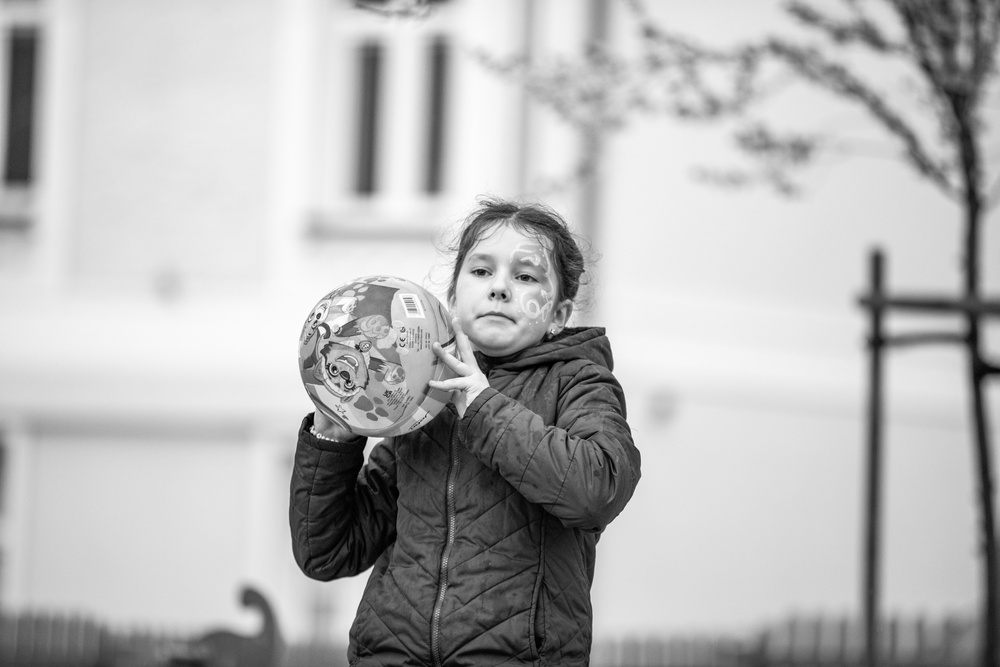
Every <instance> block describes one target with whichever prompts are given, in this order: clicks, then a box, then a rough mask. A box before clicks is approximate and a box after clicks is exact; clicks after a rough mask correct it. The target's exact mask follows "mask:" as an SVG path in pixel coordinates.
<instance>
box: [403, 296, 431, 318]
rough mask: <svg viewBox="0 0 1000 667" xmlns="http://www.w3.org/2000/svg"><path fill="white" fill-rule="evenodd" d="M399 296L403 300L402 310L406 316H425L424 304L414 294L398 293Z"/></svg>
mask: <svg viewBox="0 0 1000 667" xmlns="http://www.w3.org/2000/svg"><path fill="white" fill-rule="evenodd" d="M399 298H400V300H401V301H402V302H403V311H404V312H405V313H406V316H407V317H420V318H423V317H425V315H424V305H423V304H422V303H420V299H418V298H417V295H416V294H400V295H399Z"/></svg>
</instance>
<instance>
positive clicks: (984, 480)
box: [859, 250, 1000, 667]
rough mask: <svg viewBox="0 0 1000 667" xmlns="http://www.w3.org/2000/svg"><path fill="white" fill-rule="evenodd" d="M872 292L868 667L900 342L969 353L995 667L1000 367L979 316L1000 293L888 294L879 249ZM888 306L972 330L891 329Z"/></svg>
mask: <svg viewBox="0 0 1000 667" xmlns="http://www.w3.org/2000/svg"><path fill="white" fill-rule="evenodd" d="M869 260H870V261H869V292H868V294H867V295H865V296H863V297H861V298H860V299H859V303H860V305H861V306H862V307H863V308H865V309H866V310H867V311H868V315H869V318H868V324H869V333H868V337H867V341H866V342H867V347H868V352H869V359H868V362H869V363H868V383H869V386H868V391H869V394H868V405H867V415H866V417H867V425H866V426H867V428H866V437H867V443H866V444H867V451H866V457H865V465H866V468H867V469H866V480H865V481H866V486H865V494H866V495H865V517H864V523H865V544H864V591H863V596H864V605H863V609H864V624H865V658H866V665H867V667H877V665H878V662H879V646H880V641H879V608H880V604H879V591H880V581H879V579H880V568H879V564H880V551H881V548H880V539H879V538H880V534H881V519H882V506H881V476H882V457H883V452H882V436H883V419H882V413H883V392H884V386H883V384H884V377H883V353H884V350H885V349H886V348H888V347H902V346H912V345H926V344H942V343H943V344H957V345H961V346H964V347H966V348H968V351H969V355H970V365H971V367H972V372H971V373H970V382H971V383H972V390H973V401H974V405H973V410H972V412H973V415H974V418H975V421H976V423H975V425H974V431H975V434H976V445H977V448H976V451H977V454H978V467H979V474H980V480H979V482H980V491H981V493H980V498H986V502H985V503H982V504H983V507H982V514H983V516H982V522H983V523H982V531H983V537H984V539H983V554H982V556H983V561H984V568H983V571H984V577H983V579H984V581H983V587H984V613H983V618H982V633H981V635H982V642H983V656H984V658H983V667H997V661H998V655H997V636H996V635H997V632H998V628H996V627H991V624H992V623H993V622H995V620H996V617H997V586H998V581H997V578H998V577H997V562H996V561H997V553H996V547H995V542H996V525H995V520H994V518H993V516H994V511H993V480H992V472H991V471H992V462H991V450H990V445H989V431H988V429H987V428H986V414H985V411H984V408H983V401H984V399H983V396H984V393H985V392H984V388H983V384H984V383H985V380H986V379H987V378H988V377H989V376H991V375H997V374H1000V367H998V366H996V365H993V364H990V363H988V362H987V361H986V360H984V359H983V358H982V353H981V350H980V346H979V328H980V323H981V320H983V319H985V318H987V317H1000V300H984V299H978V298H975V297H973V296H966V297H963V298H950V297H931V296H903V297H890V296H888V295H887V293H886V290H885V284H884V272H885V261H884V258H883V253H882V252H881V251H880V250H874V251H873V252H872V254H871V256H870V258H869ZM889 311H897V312H911V313H912V312H916V313H925V314H926V313H930V314H943V315H960V316H964V317H965V321H966V322H967V325H968V331H967V332H965V333H959V332H915V333H905V334H895V335H887V334H886V332H885V318H886V316H887V314H888V313H889Z"/></svg>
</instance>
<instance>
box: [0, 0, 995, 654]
mask: <svg viewBox="0 0 1000 667" xmlns="http://www.w3.org/2000/svg"><path fill="white" fill-rule="evenodd" d="M653 4H654V5H656V3H653ZM661 4H662V7H660V5H656V6H657V7H658V8H659V9H661V10H664V11H665V10H666V6H667V4H668V3H661ZM708 4H709V5H711V4H712V3H708ZM716 4H717V3H716ZM749 4H755V3H749ZM756 4H757V5H758V6H764V5H765V4H768V5H769V4H770V3H756ZM741 6H743V5H741ZM592 9H593V7H592V5H591V4H588V3H581V2H570V1H567V0H544V1H537V2H532V0H523V1H522V0H519V1H516V2H503V3H496V2H490V1H489V0H447V1H445V0H442V1H441V2H437V3H434V10H433V11H432V12H431V13H429V14H428V15H426V16H423V17H419V18H416V19H409V20H401V19H386V18H384V17H382V16H380V15H378V14H377V13H374V12H369V11H362V10H359V9H357V8H355V7H354V6H353V3H352V2H349V1H347V0H213V1H212V2H204V1H203V0H169V1H167V0H142V1H139V2H137V1H136V0H8V1H6V2H3V3H0V31H2V33H0V40H2V42H0V72H2V76H3V78H2V80H0V84H2V91H3V105H2V107H0V108H2V115H0V121H2V127H3V128H4V132H3V134H2V137H3V138H2V140H0V149H2V151H3V157H4V162H3V163H2V164H3V167H4V172H3V184H2V190H0V313H2V314H0V438H2V443H0V444H2V447H3V450H2V451H3V459H2V461H3V464H2V466H0V605H2V607H3V608H4V609H13V610H17V609H27V608H44V609H65V610H78V611H81V612H84V613H92V614H94V615H97V616H98V617H100V618H101V619H103V620H107V621H110V622H112V623H119V624H145V625H162V626H168V627H200V626H203V625H205V624H208V623H216V622H220V621H221V622H226V623H239V622H240V619H239V617H237V616H235V615H236V613H237V612H236V611H235V607H236V605H235V596H236V593H237V591H238V589H239V586H240V585H241V584H242V583H244V582H246V583H252V584H254V585H255V586H257V587H259V588H260V589H261V590H263V591H264V592H265V594H267V595H268V596H269V598H270V599H271V600H272V601H273V602H274V603H275V606H276V609H277V612H278V615H279V620H280V621H281V622H282V625H283V628H284V630H285V632H286V633H287V634H288V635H289V636H291V637H293V638H296V637H297V638H305V637H324V636H329V635H337V636H340V635H341V633H346V628H347V626H348V624H349V623H350V620H351V618H352V616H353V612H354V607H355V605H356V603H357V598H358V596H359V594H360V590H361V588H360V587H361V585H362V584H363V582H362V581H360V580H359V581H347V582H337V583H333V584H316V583H315V582H309V581H307V580H305V579H304V577H302V575H301V574H300V573H299V572H298V570H297V568H296V567H295V565H294V563H293V562H292V560H291V556H290V547H289V539H288V534H287V533H288V531H287V520H286V513H287V486H288V478H289V475H290V466H291V454H292V450H293V447H294V437H295V432H296V428H297V426H298V423H299V420H300V419H301V418H302V416H303V415H304V414H306V413H307V412H308V411H309V410H311V406H310V404H309V402H308V399H307V397H306V396H305V393H304V391H303V390H302V387H301V385H300V382H299V378H298V375H297V371H296V367H295V362H296V354H297V350H296V342H297V338H298V334H299V330H300V327H301V325H302V322H303V320H304V318H305V315H306V314H307V313H308V312H309V310H310V309H311V307H312V305H313V304H314V303H315V301H316V300H318V298H319V297H320V296H322V295H323V294H324V293H325V292H326V291H327V290H329V289H330V288H332V287H333V286H335V285H338V284H340V283H341V282H344V281H346V280H348V279H351V278H353V277H356V276H360V275H367V274H371V273H392V274H396V275H402V276H405V277H409V278H411V279H415V280H418V281H422V282H424V283H425V284H427V285H428V286H429V287H431V288H432V289H433V290H435V291H436V292H438V293H439V294H440V293H442V292H443V291H444V288H445V286H446V281H447V255H446V253H444V252H443V247H444V245H445V244H446V241H447V239H448V235H447V232H448V231H449V229H450V228H451V227H452V226H453V225H454V223H456V222H457V221H459V220H460V219H461V217H462V216H463V214H464V213H465V212H466V211H468V210H469V209H471V208H472V206H473V205H474V200H475V197H476V196H477V195H478V194H482V193H491V194H497V195H502V196H522V195H525V196H530V195H537V194H542V195H543V196H545V197H546V199H547V200H548V201H549V203H551V204H552V205H553V206H555V207H556V208H557V209H559V210H561V211H562V212H564V213H565V214H566V216H567V218H568V219H570V220H571V221H573V222H574V224H577V225H579V226H581V227H582V228H581V232H582V233H584V234H586V235H589V236H592V237H593V238H594V241H595V244H596V247H597V249H598V250H599V251H600V254H601V259H600V263H599V264H598V267H599V268H598V269H597V271H596V276H597V279H596V282H595V292H594V294H595V296H594V299H593V301H594V304H593V305H592V306H591V308H590V310H589V311H587V312H585V313H582V314H581V316H580V318H581V319H582V320H591V321H597V323H598V324H602V325H606V326H607V327H608V329H609V332H610V333H611V334H612V341H613V343H614V344H615V348H616V356H617V360H618V373H619V375H620V377H621V379H622V381H623V384H625V386H626V389H627V391H628V395H629V399H630V417H631V419H630V421H631V423H632V424H633V427H634V429H635V432H636V437H637V442H638V443H639V445H640V448H641V449H642V451H643V456H644V478H643V482H642V484H641V488H640V491H639V492H638V493H637V496H636V499H635V501H634V502H633V505H632V506H630V508H629V509H628V511H627V512H626V513H625V514H623V515H622V517H621V518H620V519H619V520H618V521H616V523H615V524H614V525H613V526H612V527H611V528H610V529H609V531H608V536H607V538H606V540H604V541H602V553H601V565H600V566H599V567H598V570H599V574H598V580H597V582H595V602H596V614H597V631H598V633H599V634H605V635H612V634H623V633H627V632H656V631H659V630H661V629H662V630H669V629H671V628H709V627H713V626H722V627H729V628H737V627H744V626H746V624H747V623H751V622H753V621H754V620H755V619H766V618H770V617H774V616H776V615H780V614H783V613H786V612H788V611H792V610H795V609H802V608H804V609H806V610H809V611H832V612H837V613H841V612H846V613H850V612H851V611H852V610H855V609H856V606H857V604H858V600H859V596H860V576H859V568H860V537H861V516H862V508H861V506H860V501H861V479H862V468H861V465H862V451H861V445H862V433H863V427H862V418H863V411H862V408H863V390H864V387H863V382H862V380H863V366H862V360H863V357H862V352H863V349H862V345H861V343H862V326H861V325H862V321H863V320H862V318H861V316H860V313H859V312H856V311H855V309H854V308H853V307H852V298H853V296H854V293H856V292H857V291H860V289H861V288H862V287H863V283H864V273H863V271H864V252H865V251H866V249H867V248H868V247H869V246H870V245H871V244H874V243H884V244H886V245H887V246H888V247H889V248H890V249H891V251H892V252H893V253H896V256H898V257H900V261H899V263H898V267H899V268H898V273H897V274H895V275H897V276H899V279H900V280H905V281H908V282H909V283H911V284H913V285H914V286H915V287H936V288H940V289H948V288H951V287H953V286H954V284H956V282H955V281H956V278H955V276H954V275H953V271H954V249H955V248H956V247H957V231H956V227H955V226H954V223H953V222H952V220H953V219H954V218H955V217H956V214H955V213H954V212H953V211H951V210H950V209H949V208H948V207H947V205H946V204H942V203H940V202H937V201H936V200H935V199H933V197H932V196H931V195H927V194H925V193H924V190H923V189H921V188H920V187H919V184H916V183H915V182H914V181H912V180H910V179H907V178H906V177H905V176H899V175H898V174H895V172H892V171H891V170H889V169H888V168H884V167H882V166H876V167H874V168H872V170H869V171H866V172H860V171H859V170H852V169H848V170H845V171H846V173H844V174H842V175H839V176H829V177H828V178H827V179H826V181H825V182H824V183H823V184H822V187H818V188H817V191H818V195H817V197H816V199H815V200H813V201H812V202H809V203H803V204H801V205H799V206H798V207H796V205H794V204H791V203H788V202H779V201H776V200H774V199H773V198H770V197H769V196H768V195H766V194H752V195H746V196H743V197H742V198H740V197H737V196H734V195H731V194H726V193H721V192H719V191H717V190H711V189H706V188H699V186H696V185H694V184H693V183H692V182H691V181H690V180H689V179H688V178H687V173H686V168H687V166H689V165H688V163H687V160H688V159H689V158H691V157H693V156H700V155H703V154H704V153H705V152H706V150H712V149H705V148H704V146H711V145H712V144H711V140H710V139H707V138H706V137H705V136H704V134H705V133H704V131H694V130H688V129H684V128H676V127H670V126H665V125H663V124H656V123H655V122H654V120H653V119H646V120H643V121H640V122H638V123H637V124H636V125H635V126H633V127H631V128H629V130H628V131H627V132H625V133H622V134H620V135H618V136H616V137H612V138H609V139H607V141H606V142H605V143H604V144H602V145H601V146H600V149H601V152H600V158H601V161H600V172H599V174H600V176H599V178H598V179H597V180H594V181H591V182H590V183H587V184H584V185H582V186H581V185H580V184H579V183H578V184H576V185H571V186H570V187H568V188H565V189H561V190H558V191H554V192H542V191H541V190H539V189H537V188H536V184H537V183H540V182H542V181H544V180H545V179H546V177H559V176H564V175H566V174H569V173H571V172H572V171H573V169H574V166H575V165H576V164H577V162H578V160H579V159H580V156H581V152H582V151H585V150H588V145H587V144H586V142H584V141H583V140H582V139H581V138H580V137H579V136H577V135H576V134H574V132H573V131H572V130H571V129H570V128H568V127H567V126H565V125H562V124H561V123H559V122H558V121H557V120H556V119H555V118H554V117H553V116H552V115H550V114H548V113H547V112H546V111H545V110H544V109H542V108H540V107H538V106H537V105H535V104H533V103H532V102H531V101H530V99H529V98H528V97H527V96H526V95H525V93H524V92H523V91H522V90H521V88H520V87H519V86H518V85H517V84H516V82H511V81H507V80H503V79H501V78H499V77H497V76H495V75H494V74H491V73H489V72H487V71H485V70H484V69H483V68H482V67H481V66H480V65H478V64H477V63H476V62H475V61H474V60H473V59H471V58H470V57H469V52H470V50H472V49H485V50H487V51H490V52H493V53H499V54H512V53H518V52H521V51H534V52H544V53H554V54H558V53H559V52H560V51H561V50H564V51H566V52H567V53H577V52H579V50H580V49H581V48H582V46H581V45H582V44H583V41H584V39H585V37H586V36H587V35H588V34H593V32H594V29H595V26H594V25H593V23H592V21H593V20H594V16H595V14H594V13H593V12H592ZM711 11H713V9H712V8H711V7H706V8H705V9H704V13H699V12H698V11H692V12H691V14H692V16H691V17H690V20H691V21H692V24H691V25H692V27H693V28H697V27H698V25H699V24H698V23H697V22H698V21H702V23H701V24H700V25H701V27H705V26H709V25H712V24H711V23H707V21H709V20H710V19H709V18H708V17H709V16H710V13H711ZM739 11H747V10H745V9H744V10H739ZM609 20H612V21H613V23H612V25H613V26H614V27H615V29H614V30H613V31H612V32H611V34H610V36H609V39H624V38H623V37H622V35H624V34H625V33H626V32H627V25H626V20H625V19H624V18H623V17H622V16H621V15H620V13H619V14H618V15H617V16H616V15H615V14H614V12H612V15H611V16H610V19H609ZM752 20H759V17H753V18H751V17H749V16H748V17H747V18H746V21H747V22H751V21H752ZM702 141H704V142H705V143H699V142H702ZM592 149H593V146H590V148H589V150H592ZM911 192H912V193H915V194H905V195H900V194H898V193H911ZM588 221H596V222H588ZM988 239H989V240H988V243H989V244H990V245H989V248H990V249H991V252H992V253H993V254H992V255H990V257H991V258H992V259H995V258H996V256H997V251H998V250H1000V245H998V243H997V237H996V233H995V232H993V233H992V235H990V236H989V237H988ZM892 257H893V256H892V255H891V256H890V262H892V261H893V260H892ZM993 264H994V265H995V264H996V262H993ZM894 268H895V265H892V264H890V272H892V271H893V270H894ZM990 270H991V271H994V272H995V271H996V268H995V266H994V267H993V268H992V269H990ZM890 280H892V278H890ZM989 280H991V281H993V282H992V284H994V285H996V284H997V276H996V275H995V273H991V274H990V276H989ZM958 361H959V357H958V355H957V354H956V355H953V356H951V355H948V356H946V355H941V356H936V357H931V358H929V359H922V360H916V361H914V362H913V363H912V364H911V365H910V366H909V370H907V369H900V370H899V373H897V374H896V375H895V376H894V379H893V384H892V386H891V388H890V391H891V392H892V391H895V393H894V394H892V395H893V396H895V398H894V399H893V401H892V405H891V406H890V411H891V416H890V424H891V426H890V429H891V432H892V435H891V437H890V443H889V446H890V447H891V448H892V451H893V454H892V458H891V459H890V463H889V466H890V469H891V470H893V472H891V473H890V479H889V480H888V484H889V490H888V491H887V493H888V494H889V499H888V505H889V510H888V516H887V520H886V523H887V531H888V535H887V540H888V547H887V552H886V556H885V558H886V563H885V568H886V583H885V585H886V588H887V590H886V599H887V604H888V605H890V606H893V607H895V608H897V609H903V610H911V609H917V610H920V609H927V608H930V609H931V610H934V609H947V610H948V611H952V610H954V609H955V608H963V607H966V606H968V607H970V608H971V607H972V606H973V605H974V604H975V601H976V600H975V590H976V576H977V569H976V565H975V553H974V545H975V538H974V526H975V515H974V511H975V510H974V507H973V505H972V490H971V488H972V487H971V479H972V473H971V464H970V463H969V461H970V460H971V459H969V457H968V450H969V448H970V446H969V444H968V432H967V425H966V424H965V419H964V412H963V410H964V406H963V403H962V387H963V385H962V384H961V382H962V380H961V373H960V368H959V366H958ZM942 538H944V541H943V542H942ZM651 582H652V583H651Z"/></svg>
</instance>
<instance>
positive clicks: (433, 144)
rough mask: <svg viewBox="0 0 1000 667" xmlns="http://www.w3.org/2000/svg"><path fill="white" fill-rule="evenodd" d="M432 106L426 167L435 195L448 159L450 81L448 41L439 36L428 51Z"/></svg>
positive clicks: (427, 182) (426, 188) (429, 187)
mask: <svg viewBox="0 0 1000 667" xmlns="http://www.w3.org/2000/svg"><path fill="white" fill-rule="evenodd" d="M428 60H429V63H428V67H427V69H428V72H429V77H428V78H429V85H428V105H427V135H426V136H427V150H426V154H427V164H426V166H425V168H424V174H425V180H424V192H426V193H427V194H429V195H435V194H437V193H439V192H441V180H442V178H443V172H444V167H443V164H442V162H443V160H444V130H445V127H447V123H446V121H447V119H446V117H445V111H446V105H445V92H446V89H447V84H448V78H447V77H448V42H447V41H445V39H444V38H443V37H437V38H435V39H434V40H433V41H432V42H431V44H430V49H429V54H428Z"/></svg>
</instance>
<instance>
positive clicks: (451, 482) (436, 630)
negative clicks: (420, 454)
mask: <svg viewBox="0 0 1000 667" xmlns="http://www.w3.org/2000/svg"><path fill="white" fill-rule="evenodd" d="M450 454H451V462H450V464H449V466H448V484H447V487H446V496H445V499H446V507H447V520H448V537H447V540H446V542H445V546H444V551H443V552H442V553H441V567H440V571H439V577H440V578H439V580H438V593H437V600H435V602H434V611H433V613H432V614H431V657H432V658H433V659H434V665H435V667H441V665H442V658H441V610H442V608H443V607H444V596H445V594H446V593H447V592H448V560H449V559H450V558H451V549H452V547H453V546H455V477H456V476H457V475H458V428H457V427H456V426H453V427H452V430H451V450H450Z"/></svg>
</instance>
